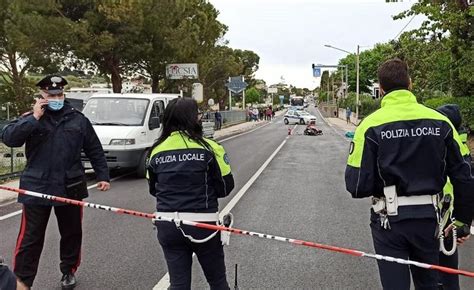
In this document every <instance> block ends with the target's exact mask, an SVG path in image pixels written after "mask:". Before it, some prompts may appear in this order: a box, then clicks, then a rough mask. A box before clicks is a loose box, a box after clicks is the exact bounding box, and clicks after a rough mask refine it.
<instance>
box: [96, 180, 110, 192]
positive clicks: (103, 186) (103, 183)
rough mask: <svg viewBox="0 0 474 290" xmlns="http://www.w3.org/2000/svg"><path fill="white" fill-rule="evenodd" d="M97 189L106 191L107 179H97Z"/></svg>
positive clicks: (107, 188) (107, 187) (108, 187)
mask: <svg viewBox="0 0 474 290" xmlns="http://www.w3.org/2000/svg"><path fill="white" fill-rule="evenodd" d="M97 189H98V190H100V191H107V190H109V189H110V183H108V182H107V181H99V182H97Z"/></svg>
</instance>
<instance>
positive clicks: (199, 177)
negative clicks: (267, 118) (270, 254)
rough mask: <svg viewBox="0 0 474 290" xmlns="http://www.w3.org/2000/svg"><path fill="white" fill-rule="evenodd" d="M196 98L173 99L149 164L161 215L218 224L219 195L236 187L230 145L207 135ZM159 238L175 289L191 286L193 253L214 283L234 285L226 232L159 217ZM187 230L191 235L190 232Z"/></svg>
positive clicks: (219, 286)
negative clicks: (227, 148) (227, 262)
mask: <svg viewBox="0 0 474 290" xmlns="http://www.w3.org/2000/svg"><path fill="white" fill-rule="evenodd" d="M198 119H199V117H198V106H197V103H196V101H195V100H193V99H188V98H178V99H174V100H172V101H170V103H169V104H168V106H167V107H166V109H165V112H164V118H163V131H162V133H161V136H160V137H159V138H158V140H157V142H156V143H155V144H154V145H153V149H152V150H151V154H150V162H149V166H148V182H149V189H150V194H151V195H153V196H154V197H155V198H156V209H157V213H156V214H157V215H158V216H164V217H172V218H178V219H183V220H192V221H196V222H205V223H210V224H217V223H218V222H219V221H218V216H219V213H218V210H219V209H218V199H219V198H223V197H225V196H227V195H228V194H229V193H230V192H231V190H232V189H233V188H234V179H233V176H232V173H231V168H230V164H229V158H228V156H227V154H226V152H225V150H224V148H223V147H222V146H221V145H219V144H218V143H216V142H215V141H213V140H210V139H206V138H204V137H203V135H202V127H200V126H199V123H198ZM155 225H156V227H157V230H158V241H159V243H160V245H161V247H162V249H163V253H164V256H165V259H166V263H167V265H168V272H169V276H170V284H171V286H170V289H191V268H192V267H191V264H192V259H193V258H192V255H193V253H196V256H197V258H198V260H199V263H200V264H201V268H202V270H203V271H204V275H205V276H206V279H207V282H208V283H209V285H210V288H211V289H229V285H228V283H227V278H226V268H225V263H224V249H223V241H221V233H220V232H219V231H217V232H210V231H208V230H205V229H199V228H196V227H191V226H187V225H176V224H175V223H169V222H166V221H159V220H158V221H156V222H155ZM185 235H186V236H185Z"/></svg>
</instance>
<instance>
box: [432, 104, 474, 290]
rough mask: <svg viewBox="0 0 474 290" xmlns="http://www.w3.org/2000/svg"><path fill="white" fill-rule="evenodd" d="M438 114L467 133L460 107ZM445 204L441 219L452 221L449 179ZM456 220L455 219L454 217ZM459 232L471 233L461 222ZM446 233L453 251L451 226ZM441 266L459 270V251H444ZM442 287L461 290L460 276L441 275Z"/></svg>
mask: <svg viewBox="0 0 474 290" xmlns="http://www.w3.org/2000/svg"><path fill="white" fill-rule="evenodd" d="M436 110H437V111H438V112H440V113H441V114H443V115H445V116H446V117H447V118H448V119H449V120H450V121H451V123H452V124H453V126H454V128H455V129H456V131H457V132H458V133H459V132H465V129H464V127H463V126H462V115H461V111H460V110H459V106H458V105H452V104H447V105H443V106H441V107H438V108H437V109H436ZM461 141H462V143H463V146H464V147H465V148H466V150H467V151H469V147H467V145H466V143H465V142H464V140H463V139H462V138H461ZM468 162H471V160H470V155H469V159H468ZM441 200H442V201H443V202H441V213H442V216H441V217H440V218H441V219H443V218H444V215H445V214H446V215H447V220H451V218H453V216H452V210H453V203H454V202H453V201H454V192H453V185H452V184H451V182H450V180H449V179H448V181H447V183H446V185H445V186H444V188H443V197H442V198H441ZM454 218H455V217H454ZM455 225H456V228H457V231H460V230H464V231H470V229H469V228H468V227H466V225H464V224H462V223H461V222H459V221H456V222H455ZM443 230H444V232H442V234H444V235H445V238H444V243H445V248H446V249H448V251H449V249H452V248H453V246H454V245H453V240H452V238H451V237H452V233H451V232H450V230H451V228H449V225H448V224H446V225H445V227H444V228H443ZM469 236H470V235H467V236H465V237H464V238H463V239H462V240H461V241H460V242H459V243H458V244H462V243H463V242H464V241H465V240H467V239H468V238H469ZM439 264H440V265H441V266H445V267H449V268H454V269H457V268H458V266H459V257H458V251H457V250H456V251H455V252H454V253H453V254H452V255H446V254H444V253H443V252H442V251H441V252H440V253H439ZM439 275H440V287H441V288H442V289H444V290H458V289H460V286H459V276H458V275H450V274H446V273H440V274H439Z"/></svg>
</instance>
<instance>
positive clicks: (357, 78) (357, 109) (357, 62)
mask: <svg viewBox="0 0 474 290" xmlns="http://www.w3.org/2000/svg"><path fill="white" fill-rule="evenodd" d="M359 49H360V46H359V45H357V55H356V70H357V77H356V122H359V65H360V64H359V61H360V60H359V55H360V53H359Z"/></svg>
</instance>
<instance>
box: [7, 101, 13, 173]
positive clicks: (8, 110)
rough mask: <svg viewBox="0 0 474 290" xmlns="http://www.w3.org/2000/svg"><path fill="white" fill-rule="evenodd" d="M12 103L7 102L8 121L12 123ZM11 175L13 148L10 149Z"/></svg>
mask: <svg viewBox="0 0 474 290" xmlns="http://www.w3.org/2000/svg"><path fill="white" fill-rule="evenodd" d="M10 104H11V103H10V102H7V120H8V121H10ZM10 173H13V147H10Z"/></svg>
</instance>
